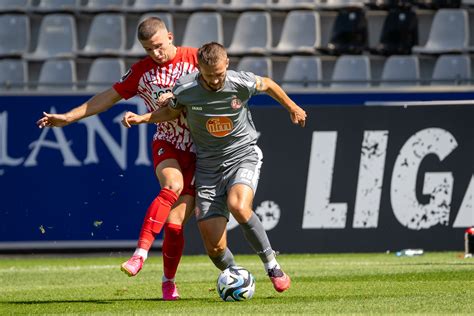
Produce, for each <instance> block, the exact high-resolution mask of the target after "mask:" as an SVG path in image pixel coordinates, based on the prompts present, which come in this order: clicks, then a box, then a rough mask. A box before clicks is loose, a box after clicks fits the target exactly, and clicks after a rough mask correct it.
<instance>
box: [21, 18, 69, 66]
mask: <svg viewBox="0 0 474 316" xmlns="http://www.w3.org/2000/svg"><path fill="white" fill-rule="evenodd" d="M76 51H77V31H76V22H75V20H74V17H73V16H72V15H70V14H48V15H45V16H44V17H43V19H42V20H41V26H40V29H39V37H38V44H37V46H36V49H35V50H34V52H33V53H32V54H27V55H25V57H26V58H27V59H31V60H43V59H48V58H54V57H74V56H75V54H76Z"/></svg>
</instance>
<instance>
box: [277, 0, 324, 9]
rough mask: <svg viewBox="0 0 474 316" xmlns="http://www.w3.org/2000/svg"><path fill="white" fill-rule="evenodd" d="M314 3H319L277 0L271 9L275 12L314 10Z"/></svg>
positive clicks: (303, 0)
mask: <svg viewBox="0 0 474 316" xmlns="http://www.w3.org/2000/svg"><path fill="white" fill-rule="evenodd" d="M270 2H271V1H270ZM316 2H319V0H279V1H278V2H277V3H275V4H273V5H272V6H271V7H272V9H275V10H287V11H291V10H298V9H307V10H314V9H315V7H316Z"/></svg>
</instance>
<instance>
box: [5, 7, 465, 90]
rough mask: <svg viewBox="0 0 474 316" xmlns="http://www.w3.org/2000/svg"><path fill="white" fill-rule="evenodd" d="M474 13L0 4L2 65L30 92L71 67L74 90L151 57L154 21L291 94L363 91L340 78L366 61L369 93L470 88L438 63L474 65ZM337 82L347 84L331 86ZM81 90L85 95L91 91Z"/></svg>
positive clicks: (180, 41)
mask: <svg viewBox="0 0 474 316" xmlns="http://www.w3.org/2000/svg"><path fill="white" fill-rule="evenodd" d="M473 5H474V1H472V0H464V1H462V2H461V1H460V0H240V1H238V0H3V1H0V41H1V42H2V45H0V61H1V62H3V61H5V63H10V61H12V58H21V61H22V65H23V66H24V67H23V68H25V69H26V70H27V71H26V73H27V76H25V80H29V81H27V83H28V86H30V87H31V88H32V89H33V87H35V85H36V83H37V81H38V80H39V77H40V72H41V69H42V66H43V64H45V63H46V62H47V61H50V60H55V59H57V58H69V59H71V60H72V61H73V62H74V63H75V67H77V74H76V75H77V77H76V78H75V80H78V81H79V82H84V81H87V80H89V68H91V69H92V65H93V64H95V59H103V58H110V57H114V58H123V59H121V61H122V62H123V63H124V65H125V68H126V67H129V66H130V65H131V64H133V63H134V62H136V61H137V60H138V58H141V57H143V56H145V52H144V51H143V48H142V47H141V44H140V42H139V41H138V40H137V38H136V27H137V25H138V23H139V22H140V21H142V20H143V19H144V18H145V17H147V16H150V15H156V16H159V17H160V18H162V19H163V20H164V21H165V23H166V25H167V26H168V29H169V30H170V31H171V32H173V33H174V35H175V38H174V42H175V44H177V45H185V46H200V45H201V44H202V43H204V42H207V41H211V40H213V41H218V42H220V43H222V44H223V45H225V46H226V48H227V49H228V52H229V56H230V58H231V67H233V66H237V65H239V64H242V65H245V64H246V63H249V58H250V57H252V58H250V60H253V58H254V57H265V58H264V59H261V58H260V59H259V58H257V59H256V60H260V62H261V61H262V60H265V63H264V64H266V65H267V68H268V70H265V71H264V72H265V73H267V72H269V73H272V75H273V76H274V77H273V78H274V79H275V81H277V82H280V83H283V84H285V87H287V88H290V89H291V88H294V89H306V90H308V89H319V88H322V87H324V88H326V87H329V88H330V87H341V85H342V86H351V85H355V86H358V87H360V84H361V81H357V82H352V83H351V82H350V81H351V80H353V79H351V78H347V77H345V76H346V75H342V73H344V71H342V73H341V72H340V71H341V70H339V67H340V66H338V64H339V63H340V62H342V61H344V60H345V59H347V58H349V57H350V56H349V55H354V56H352V57H353V58H355V59H354V60H364V61H363V62H362V65H363V66H360V67H361V68H360V71H361V73H359V74H357V78H356V79H357V80H368V81H366V82H365V84H363V86H364V87H371V88H374V89H379V88H385V87H393V86H401V87H407V86H408V85H414V86H418V87H420V88H422V87H430V86H436V85H438V81H439V80H441V79H439V78H443V76H444V77H446V78H447V79H446V80H448V79H449V80H451V82H452V84H460V83H462V84H466V83H470V82H471V77H470V76H471V71H472V70H471V69H470V70H469V72H468V73H464V74H458V75H449V74H448V73H447V70H453V71H454V70H455V68H456V67H454V66H452V67H451V68H452V69H447V70H441V69H443V67H441V65H442V64H440V65H438V62H439V63H441V61H443V62H446V61H444V60H445V58H441V57H444V55H445V54H464V55H461V56H462V58H461V59H460V60H458V61H457V62H458V63H460V64H465V65H466V67H467V66H469V65H471V63H470V59H471V58H472V57H471V55H470V53H471V51H472V50H473V47H474V46H473V42H474V26H473V25H471V24H470V20H472V19H473V16H474V11H473V8H472V7H471V6H473ZM358 55H359V56H358ZM440 55H442V56H441V57H440V58H438V56H440ZM338 56H341V57H340V58H338ZM457 56H458V55H455V56H454V57H457ZM342 57H344V58H342ZM352 57H351V58H352ZM454 57H453V58H454ZM454 60H456V58H454V59H453V60H451V62H454ZM467 60H468V61H469V63H467ZM353 62H354V61H353ZM99 64H100V63H99ZM355 64H358V63H355ZM304 65H306V66H304ZM3 67H6V66H3ZM245 67H246V68H247V66H245ZM249 67H250V66H249ZM305 67H307V68H305ZM367 67H368V70H367ZM437 67H438V68H437ZM469 67H470V66H469ZM293 68H295V69H293ZM435 68H436V71H435ZM448 68H449V67H448ZM296 69H300V70H296ZM306 69H314V70H306ZM403 69H405V70H403ZM305 70H306V71H305ZM298 72H300V74H298ZM440 74H442V77H439V76H440ZM466 76H468V77H467V78H466ZM116 79H118V78H116ZM333 79H334V80H349V81H346V82H345V83H344V82H334V84H332V83H331V80H333ZM298 80H299V81H300V82H299V83H298V82H296V81H298ZM354 80H355V79H354ZM443 80H444V79H443ZM11 81H13V80H11ZM379 81H380V82H379ZM431 81H433V85H432V84H431ZM315 82H318V83H317V84H315ZM42 86H43V88H44V89H46V88H47V87H46V86H45V85H42ZM92 86H93V85H91V86H90V87H92ZM6 87H7V88H6ZM8 87H9V88H12V86H11V85H7V86H6V85H3V87H2V89H3V90H2V91H5V89H8ZM50 87H52V86H50ZM78 87H79V88H87V89H89V88H88V87H89V86H88V85H87V83H80V84H79V85H78ZM91 89H92V88H91ZM63 90H64V89H63Z"/></svg>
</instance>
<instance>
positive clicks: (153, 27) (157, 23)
mask: <svg viewBox="0 0 474 316" xmlns="http://www.w3.org/2000/svg"><path fill="white" fill-rule="evenodd" d="M162 30H164V31H165V32H168V29H167V28H166V24H165V23H164V22H163V20H161V19H160V18H157V17H156V16H152V17H149V18H146V19H145V20H143V21H142V22H141V23H140V24H139V25H138V30H137V36H138V39H139V40H140V41H148V40H149V39H150V38H152V37H153V35H155V34H156V33H157V32H158V31H162Z"/></svg>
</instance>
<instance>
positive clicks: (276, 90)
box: [256, 76, 306, 127]
mask: <svg viewBox="0 0 474 316" xmlns="http://www.w3.org/2000/svg"><path fill="white" fill-rule="evenodd" d="M256 77H257V87H256V88H257V91H261V92H265V93H267V94H268V95H269V96H271V97H272V98H273V99H275V100H276V101H278V103H280V104H281V105H282V106H283V107H284V108H285V109H287V110H288V112H290V117H291V121H292V122H293V123H294V124H298V125H299V126H301V127H304V126H305V123H306V112H305V111H304V110H303V109H302V108H300V107H299V106H298V105H296V103H295V102H293V100H291V99H290V97H289V96H288V95H287V94H286V93H285V91H283V89H282V88H281V87H280V86H279V85H278V84H277V83H276V82H275V81H273V80H272V79H270V78H267V77H259V76H256Z"/></svg>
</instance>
